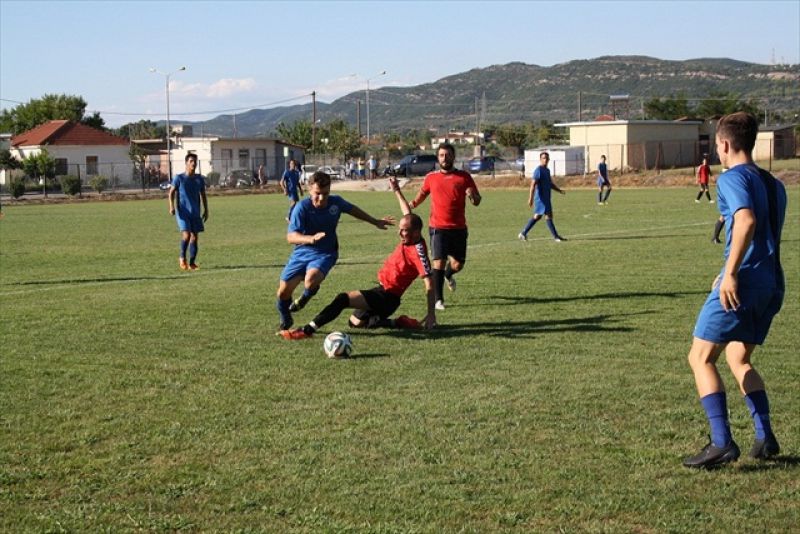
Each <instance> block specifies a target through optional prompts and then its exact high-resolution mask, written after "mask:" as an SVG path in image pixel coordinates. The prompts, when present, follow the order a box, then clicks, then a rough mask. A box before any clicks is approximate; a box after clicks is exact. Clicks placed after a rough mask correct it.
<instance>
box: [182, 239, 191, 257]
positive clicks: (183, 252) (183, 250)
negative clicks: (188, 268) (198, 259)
mask: <svg viewBox="0 0 800 534" xmlns="http://www.w3.org/2000/svg"><path fill="white" fill-rule="evenodd" d="M188 246H189V242H188V241H184V240H183V239H181V258H185V257H186V247H188Z"/></svg>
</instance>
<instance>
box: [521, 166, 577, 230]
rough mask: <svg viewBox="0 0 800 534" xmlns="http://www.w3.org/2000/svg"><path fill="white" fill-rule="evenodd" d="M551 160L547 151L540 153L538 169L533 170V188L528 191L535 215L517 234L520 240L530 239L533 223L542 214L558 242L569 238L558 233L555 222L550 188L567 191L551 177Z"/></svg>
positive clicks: (530, 205)
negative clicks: (549, 165) (548, 166)
mask: <svg viewBox="0 0 800 534" xmlns="http://www.w3.org/2000/svg"><path fill="white" fill-rule="evenodd" d="M549 161H550V154H548V153H547V152H542V153H541V154H539V165H538V166H537V167H536V170H534V171H533V179H532V180H531V189H530V192H529V193H528V207H531V208H533V217H531V218H530V219H528V223H527V224H526V225H525V228H523V229H522V231H521V232H520V233H519V235H517V238H518V239H519V240H520V241H527V240H528V232H530V231H531V228H533V225H534V224H536V223H537V222H538V221H539V219H541V218H542V216H544V218H545V221H547V227H548V228H549V229H550V233H551V234H552V235H553V239H554V240H555V241H556V242H561V241H566V240H567V239H566V238H565V237H561V236H560V235H558V232H557V231H556V227H555V225H554V224H553V206H552V204H551V203H550V190H551V189H555V190H556V191H558V192H559V193H561V194H562V195H564V194H566V193H564V191H562V190H561V189H560V188H559V187H558V186H557V185H556V184H554V183H553V180H552V179H551V178H550V169H548V168H547V164H548V162H549Z"/></svg>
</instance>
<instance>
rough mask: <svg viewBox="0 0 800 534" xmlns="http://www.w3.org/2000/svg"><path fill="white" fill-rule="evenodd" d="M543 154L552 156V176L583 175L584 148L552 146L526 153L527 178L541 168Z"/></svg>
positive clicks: (549, 165)
mask: <svg viewBox="0 0 800 534" xmlns="http://www.w3.org/2000/svg"><path fill="white" fill-rule="evenodd" d="M542 152H547V153H548V154H549V155H550V163H549V164H548V165H547V168H548V169H550V175H551V176H567V175H572V174H583V170H584V160H585V157H584V153H583V147H582V146H552V147H539V148H531V149H528V150H526V151H525V176H527V177H529V178H530V177H531V176H533V170H534V169H535V168H536V167H538V166H539V156H540V155H541V153H542Z"/></svg>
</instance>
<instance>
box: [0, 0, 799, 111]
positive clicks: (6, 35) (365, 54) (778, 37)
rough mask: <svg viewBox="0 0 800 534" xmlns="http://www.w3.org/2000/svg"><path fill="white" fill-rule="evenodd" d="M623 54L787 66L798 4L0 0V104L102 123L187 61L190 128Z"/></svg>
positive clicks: (182, 99)
mask: <svg viewBox="0 0 800 534" xmlns="http://www.w3.org/2000/svg"><path fill="white" fill-rule="evenodd" d="M621 54H637V55H647V56H653V57H657V58H661V59H671V60H683V59H691V58H699V57H729V58H733V59H738V60H742V61H749V62H753V63H762V64H770V63H771V62H772V61H773V58H774V60H775V61H776V62H783V63H793V64H797V63H800V1H798V0H791V1H769V0H767V1H760V2H735V1H728V2H722V1H719V2H716V1H715V2H709V1H706V2H703V1H699V2H633V1H631V2H603V1H595V2H581V1H574V2H552V1H551V2H533V1H514V2H505V1H495V2H479V1H461V2H456V1H438V2H413V1H405V2H402V1H396V2H392V1H381V2H372V1H359V2H342V1H328V2H310V1H309V2H305V1H295V2H258V1H251V2H238V1H226V2H216V1H194V2H188V1H186V2H176V1H160V2H155V1H138V2H123V1H106V2H92V1H82V2H78V1H70V0H59V1H58V2H47V1H30V0H28V1H16V0H14V1H10V0H0V98H2V99H4V100H2V101H0V107H2V108H11V107H13V106H15V105H16V104H15V103H14V102H13V101H22V102H27V101H28V100H30V99H31V98H39V97H41V96H42V95H44V94H46V93H67V94H73V95H80V96H82V97H83V98H84V99H85V100H86V101H87V102H88V104H89V106H88V110H89V111H95V110H96V111H100V113H101V114H102V116H103V118H104V119H105V120H106V124H108V125H110V126H119V125H121V124H124V123H126V122H132V121H135V120H138V119H140V118H150V119H153V120H158V119H160V118H162V117H163V114H164V111H165V96H164V93H165V91H164V89H165V88H164V85H165V77H164V76H162V75H159V74H153V73H151V72H149V68H150V67H156V68H157V69H159V70H161V71H163V72H171V71H175V70H177V69H178V68H180V67H181V66H184V65H185V66H186V71H184V72H179V73H176V74H174V75H172V76H171V77H170V80H171V83H170V111H171V115H172V116H173V117H175V119H178V120H179V119H180V118H184V119H186V120H199V119H203V118H209V117H212V116H216V115H218V114H219V113H218V111H220V110H228V109H236V108H241V109H251V108H255V107H273V105H276V104H277V103H279V102H284V105H285V104H294V103H303V102H310V97H309V96H307V95H309V94H310V93H311V91H312V90H315V91H316V92H317V95H318V96H317V98H318V99H319V100H321V101H327V102H330V101H331V100H333V99H335V98H338V97H340V96H342V95H344V94H347V93H349V92H351V91H355V90H363V89H364V88H365V87H366V83H367V82H366V80H367V79H368V78H373V77H376V76H377V75H378V74H379V73H380V72H381V71H383V70H385V71H386V74H385V75H384V76H377V77H376V78H375V79H372V80H371V81H370V88H371V89H374V88H378V87H380V86H384V85H400V86H409V85H417V84H420V83H427V82H433V81H435V80H437V79H439V78H443V77H445V76H449V75H452V74H457V73H459V72H464V71H467V70H469V69H472V68H476V67H487V66H489V65H495V64H504V63H509V62H512V61H521V62H524V63H529V64H536V65H542V66H550V65H554V64H558V63H564V62H567V61H571V60H574V59H590V58H595V57H598V56H603V55H621ZM353 75H355V76H353ZM9 101H11V102H9ZM200 112H210V113H207V114H203V115H190V113H200ZM148 114H151V115H148Z"/></svg>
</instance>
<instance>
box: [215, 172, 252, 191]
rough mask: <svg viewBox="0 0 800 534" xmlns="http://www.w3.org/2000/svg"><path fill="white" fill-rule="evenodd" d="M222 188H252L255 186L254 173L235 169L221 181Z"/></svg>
mask: <svg viewBox="0 0 800 534" xmlns="http://www.w3.org/2000/svg"><path fill="white" fill-rule="evenodd" d="M219 185H220V187H250V186H251V185H253V171H251V170H250V169H235V170H232V171H230V172H229V173H228V174H226V175H225V177H224V178H222V179H221V180H220V181H219Z"/></svg>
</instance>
